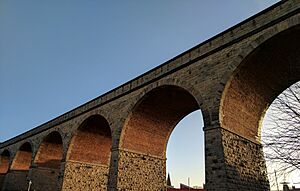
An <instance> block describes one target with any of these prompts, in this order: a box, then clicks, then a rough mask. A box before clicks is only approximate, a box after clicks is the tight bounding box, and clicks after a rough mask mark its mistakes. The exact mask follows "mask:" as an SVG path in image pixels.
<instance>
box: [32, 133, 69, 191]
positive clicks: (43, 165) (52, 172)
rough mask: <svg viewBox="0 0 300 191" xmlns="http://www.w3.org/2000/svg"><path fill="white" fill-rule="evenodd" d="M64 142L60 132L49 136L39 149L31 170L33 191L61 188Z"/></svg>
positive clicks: (49, 190)
mask: <svg viewBox="0 0 300 191" xmlns="http://www.w3.org/2000/svg"><path fill="white" fill-rule="evenodd" d="M62 159H63V141H62V137H61V135H60V133H59V132H57V131H53V132H51V133H50V134H48V135H47V136H46V137H45V138H44V140H43V141H42V143H41V144H40V147H39V149H38V152H37V154H36V156H35V159H34V165H33V168H32V169H31V171H32V172H31V175H30V179H31V180H32V186H31V188H32V189H35V190H44V191H56V190H60V187H61V178H60V173H61V164H62Z"/></svg>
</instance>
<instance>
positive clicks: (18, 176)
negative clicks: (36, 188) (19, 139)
mask: <svg viewBox="0 0 300 191" xmlns="http://www.w3.org/2000/svg"><path fill="white" fill-rule="evenodd" d="M31 161H32V148H31V144H30V143H29V142H26V143H24V144H22V145H21V146H20V147H19V149H18V151H17V153H16V155H15V157H14V159H13V161H12V164H11V167H10V170H9V172H8V173H7V174H6V176H5V184H4V186H3V189H4V190H26V189H27V187H28V173H29V168H30V166H31Z"/></svg>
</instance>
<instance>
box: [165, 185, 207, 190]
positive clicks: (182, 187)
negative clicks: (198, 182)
mask: <svg viewBox="0 0 300 191" xmlns="http://www.w3.org/2000/svg"><path fill="white" fill-rule="evenodd" d="M167 191H205V189H204V188H192V187H189V186H187V185H184V184H180V188H172V187H167Z"/></svg>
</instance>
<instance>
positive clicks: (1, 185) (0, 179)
mask: <svg viewBox="0 0 300 191" xmlns="http://www.w3.org/2000/svg"><path fill="white" fill-rule="evenodd" d="M4 179H5V174H0V190H2V187H3V183H4Z"/></svg>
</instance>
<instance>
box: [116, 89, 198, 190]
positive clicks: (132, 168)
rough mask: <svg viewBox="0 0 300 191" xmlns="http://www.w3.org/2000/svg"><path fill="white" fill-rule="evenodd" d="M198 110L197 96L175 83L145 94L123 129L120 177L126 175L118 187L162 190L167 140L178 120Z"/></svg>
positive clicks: (164, 179)
mask: <svg viewBox="0 0 300 191" xmlns="http://www.w3.org/2000/svg"><path fill="white" fill-rule="evenodd" d="M198 109H199V105H198V103H197V101H196V99H195V98H194V97H193V96H192V95H191V94H190V93H189V92H188V91H187V90H185V89H183V88H181V87H178V86H173V85H165V86H161V87H158V88H155V89H153V90H151V91H150V92H148V93H146V95H144V96H143V97H142V98H141V100H139V101H138V103H137V104H136V105H135V107H134V108H133V111H132V112H131V113H130V115H129V116H128V119H127V121H126V123H125V126H124V127H123V130H122V135H121V140H120V149H121V151H120V154H119V155H120V159H119V173H120V175H119V176H120V177H125V178H124V180H123V179H122V180H123V181H124V183H123V182H122V180H121V181H119V185H118V188H119V189H121V190H122V189H125V190H126V189H130V188H132V189H138V188H147V189H149V190H160V189H164V188H165V181H166V147H167V143H168V139H169V137H170V135H171V133H172V131H173V129H174V128H175V126H176V125H177V123H178V122H179V121H180V120H181V119H182V118H184V117H185V116H186V115H188V114H189V113H191V112H193V111H195V110H198ZM132 164H134V165H132ZM132 176H134V178H131V177H132ZM126 178H128V180H127V179H126ZM126 182H127V183H126ZM128 183H130V184H128Z"/></svg>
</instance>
